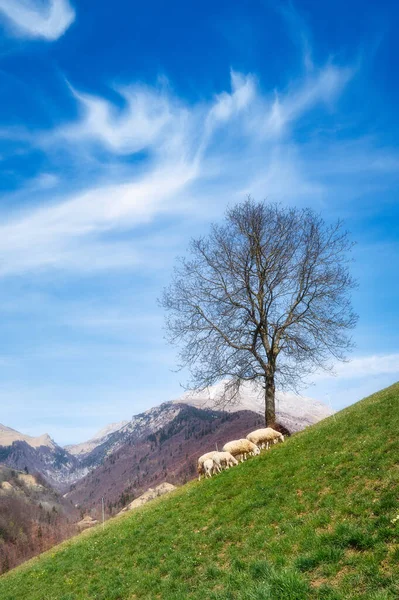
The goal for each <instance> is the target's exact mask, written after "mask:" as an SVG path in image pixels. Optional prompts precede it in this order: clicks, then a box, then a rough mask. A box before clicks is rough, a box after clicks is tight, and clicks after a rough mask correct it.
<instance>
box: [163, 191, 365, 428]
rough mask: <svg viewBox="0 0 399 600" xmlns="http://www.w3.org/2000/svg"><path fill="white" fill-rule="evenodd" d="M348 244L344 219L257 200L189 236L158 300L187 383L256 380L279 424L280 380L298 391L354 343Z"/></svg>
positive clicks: (235, 384) (269, 419)
mask: <svg viewBox="0 0 399 600" xmlns="http://www.w3.org/2000/svg"><path fill="white" fill-rule="evenodd" d="M352 245H353V244H352V242H351V241H350V239H349V236H348V233H347V232H346V231H345V230H344V229H343V224H342V222H341V221H338V222H337V223H335V224H334V225H327V224H326V223H325V222H324V220H323V219H322V218H321V217H320V216H319V215H318V214H316V213H315V212H313V211H312V210H310V209H297V208H283V207H280V206H279V205H276V204H266V203H264V202H260V203H257V202H254V201H253V200H251V199H248V200H247V201H245V202H244V203H240V204H238V205H236V206H235V207H233V208H231V209H229V210H228V211H227V213H226V218H225V221H224V222H223V223H222V224H221V225H217V224H214V225H212V227H211V230H210V233H209V234H208V235H207V236H206V237H202V238H199V239H193V240H192V241H191V244H190V248H189V256H188V258H180V259H178V262H177V265H176V267H175V270H174V275H173V279H172V282H171V284H170V286H169V287H168V288H166V289H165V290H164V294H163V298H162V300H161V305H162V306H163V307H164V308H165V310H166V315H167V316H166V329H167V337H168V339H169V341H171V342H172V343H175V344H178V345H179V346H180V360H181V366H188V367H189V369H190V372H191V376H192V377H191V381H190V383H189V387H190V388H202V389H204V388H206V387H207V386H209V385H213V384H214V383H216V382H217V381H218V380H220V379H222V378H225V377H227V378H229V384H228V385H227V388H228V389H230V391H231V390H232V389H235V390H238V389H239V386H240V384H241V383H242V382H243V381H257V382H259V381H260V382H261V383H262V386H263V388H264V394H265V420H266V424H267V425H273V424H275V419H276V415H275V389H276V384H277V385H278V386H279V387H280V388H281V389H287V388H288V389H294V390H295V391H297V390H298V389H299V387H300V384H301V383H303V381H304V379H305V378H306V377H308V376H309V375H310V374H311V373H312V372H314V371H315V370H318V369H327V370H331V368H332V366H331V365H332V361H333V360H334V359H335V360H345V358H346V353H347V351H348V350H350V349H351V347H352V342H351V338H350V336H349V330H350V329H351V328H353V327H354V326H355V324H356V321H357V316H356V314H355V313H354V311H353V309H352V305H351V298H350V291H351V290H352V289H353V288H354V286H355V282H354V280H353V278H352V277H351V275H350V273H349V255H350V250H351V248H352ZM230 398H231V395H230Z"/></svg>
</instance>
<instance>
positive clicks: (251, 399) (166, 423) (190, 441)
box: [0, 382, 333, 514]
mask: <svg viewBox="0 0 399 600" xmlns="http://www.w3.org/2000/svg"><path fill="white" fill-rule="evenodd" d="M225 383H226V382H221V383H219V384H218V385H216V386H212V387H210V388H208V389H207V390H205V391H201V392H186V393H184V394H183V395H182V396H181V397H180V398H178V399H176V400H173V401H170V402H165V403H163V404H161V405H159V406H155V407H153V408H151V409H149V410H147V411H145V412H143V413H141V414H139V415H136V416H134V417H132V419H131V420H129V421H121V422H119V423H112V424H111V425H108V426H107V427H105V428H104V429H102V430H101V431H99V432H98V433H97V434H96V435H95V436H93V438H91V439H90V440H87V441H86V442H83V443H80V444H74V445H69V446H66V447H64V448H62V447H61V446H59V445H58V444H56V442H55V441H54V440H52V438H51V437H50V436H49V435H48V434H44V435H42V436H40V437H31V436H27V435H23V434H21V433H19V432H17V431H15V430H13V429H11V428H9V427H5V426H3V425H1V426H0V463H2V464H4V465H6V466H8V467H11V468H16V469H20V470H24V469H25V471H28V472H30V473H40V474H41V475H42V476H43V477H45V479H46V480H47V482H48V483H49V484H50V485H51V486H52V487H54V488H55V489H57V490H59V491H61V492H62V493H64V496H65V497H68V499H69V500H71V501H72V502H73V503H74V504H76V505H80V506H82V507H85V508H87V509H89V508H94V507H98V505H99V502H100V500H101V498H102V497H104V498H105V500H106V503H107V510H108V512H109V513H110V514H112V513H114V512H116V511H117V510H118V509H120V508H121V507H123V505H124V504H125V503H127V502H128V501H130V500H132V499H133V498H134V497H136V496H137V495H139V494H140V493H142V492H143V491H144V490H145V489H147V488H148V487H149V485H153V484H154V485H156V484H158V483H161V482H162V481H165V480H168V481H170V483H181V482H182V481H185V480H187V479H189V478H192V477H193V476H194V474H195V462H196V457H197V456H198V455H199V454H201V453H202V452H206V451H208V450H210V449H213V448H215V447H216V446H217V447H222V446H223V444H224V443H225V442H226V441H228V440H229V439H233V438H236V437H242V436H245V435H246V434H247V433H248V431H250V430H251V429H253V428H256V427H260V426H262V423H263V422H264V421H263V408H262V397H261V393H260V392H259V391H258V390H257V389H256V388H255V387H254V386H253V385H252V384H244V385H243V386H242V388H241V389H240V392H239V394H238V395H237V396H236V397H235V398H234V403H232V404H229V405H226V406H225V405H224V404H223V398H222V392H223V389H224V385H225ZM276 408H277V421H278V423H279V425H280V426H281V427H282V428H283V429H284V430H285V431H286V430H288V431H289V432H291V433H293V432H296V431H299V430H301V429H304V428H305V427H307V426H308V425H311V424H313V423H315V422H317V421H320V420H321V419H323V418H325V417H327V416H329V415H330V414H332V412H333V411H332V409H331V408H330V407H328V406H326V405H325V404H323V403H321V402H319V401H317V400H314V399H312V398H307V397H303V396H297V395H294V394H287V393H277V396H276ZM222 409H223V410H222Z"/></svg>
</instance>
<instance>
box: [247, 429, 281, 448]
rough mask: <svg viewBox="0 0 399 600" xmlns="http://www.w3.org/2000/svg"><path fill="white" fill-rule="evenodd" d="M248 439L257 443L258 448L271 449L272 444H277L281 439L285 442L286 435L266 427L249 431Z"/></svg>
mask: <svg viewBox="0 0 399 600" xmlns="http://www.w3.org/2000/svg"><path fill="white" fill-rule="evenodd" d="M247 440H249V441H250V442H252V443H253V444H256V445H257V447H258V448H266V450H269V447H270V445H271V444H277V443H278V442H279V441H281V442H284V436H283V434H282V433H280V432H279V431H276V430H275V429H272V428H271V427H265V428H264V429H257V430H256V431H252V432H251V433H249V434H248V435H247Z"/></svg>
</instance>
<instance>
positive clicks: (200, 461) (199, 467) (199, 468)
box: [197, 450, 219, 481]
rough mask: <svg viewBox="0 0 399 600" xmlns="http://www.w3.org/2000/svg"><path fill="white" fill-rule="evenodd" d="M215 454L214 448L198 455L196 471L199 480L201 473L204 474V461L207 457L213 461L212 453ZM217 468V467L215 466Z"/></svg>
mask: <svg viewBox="0 0 399 600" xmlns="http://www.w3.org/2000/svg"><path fill="white" fill-rule="evenodd" d="M214 454H216V450H214V451H213V452H207V453H206V454H203V455H202V456H200V457H199V459H198V463H197V472H198V481H201V475H205V469H204V462H205V461H206V460H208V459H211V460H212V462H213V455H214ZM217 470H219V467H218V468H217Z"/></svg>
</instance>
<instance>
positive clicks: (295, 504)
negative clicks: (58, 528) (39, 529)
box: [0, 384, 399, 600]
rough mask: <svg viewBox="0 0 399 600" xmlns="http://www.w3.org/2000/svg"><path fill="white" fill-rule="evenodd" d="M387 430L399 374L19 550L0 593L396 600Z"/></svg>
mask: <svg viewBox="0 0 399 600" xmlns="http://www.w3.org/2000/svg"><path fill="white" fill-rule="evenodd" d="M398 434H399V384H396V385H394V386H392V387H390V388H388V389H386V390H383V391H382V392H380V393H378V394H375V395H373V396H370V397H369V398H367V399H366V400H363V401H362V402H359V403H358V404H356V405H354V406H352V407H350V408H348V409H346V410H344V411H342V412H341V413H339V414H338V415H337V416H336V417H331V418H329V419H326V420H325V421H323V422H321V423H319V424H318V425H316V426H314V427H312V428H311V429H308V430H307V431H305V432H303V433H301V434H298V435H296V436H294V437H293V438H291V439H289V440H287V442H286V443H285V444H280V445H278V446H276V447H274V448H273V449H272V450H271V451H270V452H268V453H264V454H262V456H261V457H256V458H252V459H251V460H249V461H247V462H246V463H244V464H243V465H240V466H238V467H235V468H234V469H230V470H228V471H225V472H223V473H222V474H221V475H219V476H217V477H214V478H212V479H211V480H207V481H202V482H201V483H198V482H192V483H190V484H188V485H186V486H184V487H183V488H181V489H180V490H178V491H177V492H174V493H173V494H172V495H170V496H168V497H165V498H163V499H159V500H156V501H154V503H152V504H149V505H147V506H146V507H143V508H142V509H139V510H138V511H136V512H134V513H131V514H128V515H126V516H124V517H121V518H118V519H115V520H113V521H109V522H108V523H107V524H106V526H105V529H104V531H103V530H102V529H101V527H100V528H97V529H96V530H94V531H91V532H89V533H86V534H83V535H82V536H80V537H79V538H75V539H74V540H71V541H69V542H67V543H65V544H63V545H62V546H59V547H58V548H57V549H54V550H53V551H50V552H48V553H46V554H44V555H42V556H41V557H39V558H37V559H34V560H32V561H30V562H29V563H26V564H25V565H23V566H22V567H19V568H18V569H15V570H14V571H12V572H10V573H8V574H6V575H5V576H3V577H2V578H0V598H1V599H2V600H24V599H27V600H28V599H29V600H89V599H96V600H122V599H123V600H125V599H126V600H133V599H138V598H145V599H156V598H161V599H163V600H172V599H173V600H182V599H185V598H187V599H200V600H208V599H209V600H232V599H234V598H239V599H242V600H255V599H256V600H272V599H273V600H304V599H306V598H310V599H313V598H314V599H328V600H339V599H341V598H351V599H358V600H360V599H364V600H365V599H367V600H370V599H371V600H389V599H392V600H394V599H395V600H397V599H398V598H399V519H398V520H397V521H394V519H395V517H396V516H397V515H399V435H398ZM204 450H206V449H204ZM393 521H394V522H393Z"/></svg>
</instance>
